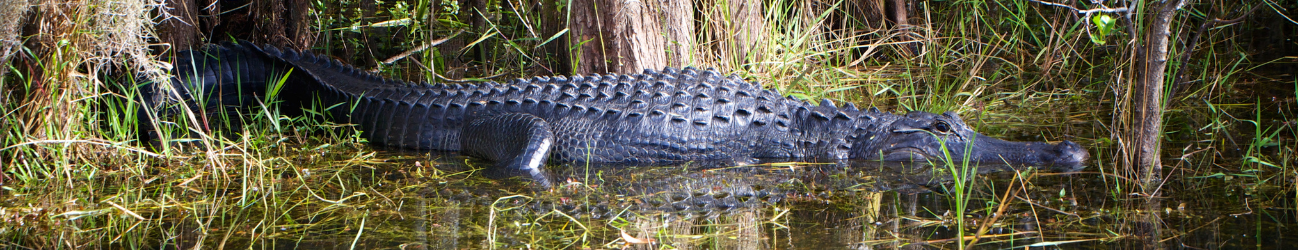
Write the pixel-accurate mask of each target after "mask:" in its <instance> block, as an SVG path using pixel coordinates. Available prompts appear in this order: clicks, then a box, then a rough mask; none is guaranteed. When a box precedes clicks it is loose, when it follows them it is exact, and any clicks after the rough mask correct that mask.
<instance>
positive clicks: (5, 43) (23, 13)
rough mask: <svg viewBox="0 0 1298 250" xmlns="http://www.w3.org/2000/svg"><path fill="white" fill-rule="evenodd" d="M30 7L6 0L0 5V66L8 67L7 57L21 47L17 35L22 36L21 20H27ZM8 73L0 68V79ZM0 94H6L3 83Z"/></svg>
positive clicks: (0, 97)
mask: <svg viewBox="0 0 1298 250" xmlns="http://www.w3.org/2000/svg"><path fill="white" fill-rule="evenodd" d="M30 7H31V5H30V4H28V3H27V0H6V1H5V2H2V3H0V65H9V64H8V62H9V57H10V56H13V55H14V54H17V52H18V49H19V48H20V47H19V45H22V42H21V40H19V39H18V35H19V34H22V27H23V20H24V19H27V9H29V8H30ZM8 73H9V67H0V77H3V76H4V75H5V74H8ZM0 79H3V78H0ZM0 93H7V92H5V91H4V83H3V82H0ZM4 96H5V95H0V103H4Z"/></svg>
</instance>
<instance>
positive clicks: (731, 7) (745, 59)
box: [706, 0, 768, 69]
mask: <svg viewBox="0 0 1298 250" xmlns="http://www.w3.org/2000/svg"><path fill="white" fill-rule="evenodd" d="M716 1H717V2H716V3H714V4H712V5H711V8H712V9H711V10H709V12H710V14H709V16H711V17H710V18H706V20H707V21H708V26H709V27H708V29H709V30H710V31H711V32H710V33H711V36H712V39H713V41H715V42H716V45H715V47H713V49H716V51H717V57H718V58H719V59H720V60H721V61H719V62H716V65H711V66H715V67H717V68H721V69H732V68H736V67H738V66H741V65H746V64H751V63H756V62H760V61H761V60H763V56H764V52H765V51H766V46H765V43H766V41H767V39H768V38H767V37H766V34H767V33H766V31H765V30H764V29H765V28H766V18H765V17H764V16H763V8H762V1H758V0H716Z"/></svg>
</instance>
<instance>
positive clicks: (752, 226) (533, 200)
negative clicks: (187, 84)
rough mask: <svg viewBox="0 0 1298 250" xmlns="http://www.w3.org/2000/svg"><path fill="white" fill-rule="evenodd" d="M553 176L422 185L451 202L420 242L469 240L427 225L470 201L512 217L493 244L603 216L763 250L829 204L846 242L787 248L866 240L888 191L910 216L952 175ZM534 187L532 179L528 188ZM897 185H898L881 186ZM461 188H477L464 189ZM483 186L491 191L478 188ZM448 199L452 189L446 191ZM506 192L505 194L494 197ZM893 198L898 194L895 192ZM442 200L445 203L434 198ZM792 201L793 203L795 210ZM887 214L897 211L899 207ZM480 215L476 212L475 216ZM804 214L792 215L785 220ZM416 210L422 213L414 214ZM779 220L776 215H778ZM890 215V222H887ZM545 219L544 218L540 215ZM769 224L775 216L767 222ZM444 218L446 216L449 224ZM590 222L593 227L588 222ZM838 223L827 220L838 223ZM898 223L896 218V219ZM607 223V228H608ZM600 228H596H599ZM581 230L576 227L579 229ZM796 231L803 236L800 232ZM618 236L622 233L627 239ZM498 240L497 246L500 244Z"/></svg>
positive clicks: (677, 237)
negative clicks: (507, 187) (503, 186)
mask: <svg viewBox="0 0 1298 250" xmlns="http://www.w3.org/2000/svg"><path fill="white" fill-rule="evenodd" d="M978 169H979V171H980V172H983V173H987V172H997V171H1004V170H1007V169H1010V167H1008V166H1003V165H1000V166H998V165H983V166H979V167H978ZM555 170H556V172H555V173H556V174H557V175H559V176H562V177H563V178H561V179H566V180H567V182H566V183H564V184H560V185H559V187H558V188H555V189H547V190H536V189H532V188H523V189H524V190H531V192H528V191H524V194H521V195H519V194H508V193H492V194H488V193H490V192H493V191H489V190H476V191H465V190H460V189H455V188H446V187H442V186H438V187H432V188H429V189H427V190H426V191H427V193H426V196H428V197H436V198H430V200H438V201H440V202H450V203H453V204H456V205H454V206H449V207H454V208H450V209H447V210H444V211H442V214H440V215H437V216H433V218H432V219H431V220H432V221H419V222H416V223H417V224H418V225H417V226H416V228H417V229H422V230H428V231H423V232H418V233H419V234H420V235H437V236H438V237H434V238H441V239H440V240H438V239H432V240H431V241H430V242H426V243H428V244H430V245H431V246H436V248H464V247H466V245H461V244H474V243H472V242H463V241H461V239H459V237H460V236H459V235H457V234H454V233H449V234H448V233H447V232H445V231H444V230H432V229H430V228H429V227H428V225H440V226H441V227H454V228H461V227H463V226H462V225H459V224H456V223H459V222H458V221H456V220H457V217H460V216H464V213H465V212H469V213H472V212H470V211H466V209H465V208H464V207H473V205H468V206H466V205H465V204H477V205H478V206H485V207H479V208H478V209H476V210H478V211H476V212H477V213H479V214H481V213H484V212H483V211H482V210H488V211H489V213H491V214H490V215H489V217H491V218H492V220H497V221H513V222H514V223H513V224H509V223H506V224H508V225H511V226H500V225H499V224H500V223H491V222H489V224H490V225H489V226H488V230H489V231H490V232H489V233H488V234H489V235H492V236H488V237H489V238H490V242H495V243H496V244H506V245H507V246H508V247H523V246H526V245H531V244H533V243H534V242H532V241H535V240H536V237H558V238H563V237H570V236H572V235H570V234H573V233H575V232H574V231H587V230H592V229H591V228H593V227H603V224H605V223H608V224H618V225H619V226H616V227H617V228H619V229H618V230H619V231H609V232H604V233H606V234H618V235H614V236H612V237H609V238H611V239H614V240H616V239H619V238H622V237H621V236H619V235H620V234H621V233H623V232H625V233H626V234H627V236H629V237H632V238H636V239H657V240H661V241H663V242H659V243H662V244H668V245H671V246H673V247H676V248H686V249H689V248H692V247H690V246H700V247H724V248H738V249H754V248H766V247H769V246H766V245H769V244H772V243H773V242H775V241H768V240H769V239H770V238H771V237H786V238H788V237H790V235H789V234H790V232H789V230H782V231H781V232H777V233H773V234H772V233H770V232H772V231H771V229H773V228H772V227H783V228H785V229H788V227H806V226H811V225H807V222H808V221H817V220H821V219H827V218H815V217H819V216H823V215H818V214H816V213H815V212H812V213H808V212H809V211H824V210H847V211H835V212H832V213H827V214H824V215H830V216H833V217H844V216H845V218H836V219H835V220H846V222H847V224H848V225H857V226H851V227H848V228H840V229H836V230H833V231H821V232H825V233H831V232H832V234H834V235H836V236H833V237H849V238H842V239H844V240H839V241H833V242H815V241H808V242H802V241H799V240H798V239H787V240H789V241H788V243H789V244H792V245H794V246H799V247H807V246H811V245H820V244H843V243H844V242H863V241H868V240H869V239H863V238H861V237H865V236H868V235H874V234H873V233H866V232H859V231H860V230H873V229H874V228H875V226H874V225H872V226H870V227H863V226H862V225H871V224H875V223H879V222H881V221H883V220H880V219H879V218H878V217H879V215H880V212H881V211H880V209H881V208H882V207H881V206H880V204H881V202H882V201H884V200H885V196H888V195H901V196H907V197H912V198H910V199H909V200H910V201H911V203H912V204H911V207H912V208H911V209H910V210H911V213H910V214H911V215H913V214H914V208H913V207H914V204H913V203H914V201H915V200H914V198H913V197H914V196H915V195H916V194H919V193H927V192H928V191H929V190H930V189H934V190H939V191H940V190H942V188H941V187H940V186H941V184H943V183H947V182H949V181H950V180H951V175H950V174H949V173H948V172H947V170H946V169H945V166H932V165H927V164H913V163H900V162H874V161H860V162H852V163H851V164H850V165H848V166H841V165H832V164H767V165H756V166H744V167H729V168H707V167H698V166H697V165H695V167H691V166H677V167H631V168H626V167H592V168H586V167H580V166H578V167H558V168H555ZM529 187H532V186H529ZM884 191H897V192H884ZM467 192H479V193H473V194H468V193H467ZM481 192H488V193H481ZM447 197H452V198H450V199H446V198H447ZM501 197H503V198H501ZM893 200H897V199H893ZM434 207H448V206H434ZM793 208H796V209H793ZM890 213H893V214H895V213H896V211H892V212H890ZM478 216H482V215H478ZM799 216H807V217H810V218H799V219H795V220H792V223H791V224H787V225H785V224H782V223H779V222H778V221H785V222H789V220H788V218H792V217H799ZM421 218H429V217H425V216H421ZM780 218H783V219H780ZM891 221H892V222H890V223H897V222H898V221H897V220H891ZM547 222H548V223H547ZM572 222H584V223H587V224H585V225H587V226H585V227H573V226H571V225H568V226H566V227H565V226H556V224H560V225H566V224H568V223H572ZM768 222H775V223H768ZM448 223H449V224H448ZM591 223H594V224H595V225H591ZM843 223H844V222H843V221H838V222H834V223H832V224H833V225H836V226H840V227H841V226H843V225H844V224H843ZM895 226H898V225H894V227H895ZM605 229H607V228H605ZM596 231H598V230H596ZM577 234H582V233H577ZM798 234H801V232H799V233H798ZM625 240H626V239H625V238H623V239H622V240H620V241H625ZM497 246H500V245H497Z"/></svg>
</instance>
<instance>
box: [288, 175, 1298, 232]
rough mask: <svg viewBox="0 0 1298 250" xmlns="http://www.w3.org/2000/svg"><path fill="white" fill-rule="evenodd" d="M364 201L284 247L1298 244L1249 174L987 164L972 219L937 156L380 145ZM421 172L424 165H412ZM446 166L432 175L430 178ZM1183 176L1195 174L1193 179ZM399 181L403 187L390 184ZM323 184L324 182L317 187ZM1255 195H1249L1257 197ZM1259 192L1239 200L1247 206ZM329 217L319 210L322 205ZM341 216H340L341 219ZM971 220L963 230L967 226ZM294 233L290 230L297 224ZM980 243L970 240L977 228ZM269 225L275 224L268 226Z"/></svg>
mask: <svg viewBox="0 0 1298 250" xmlns="http://www.w3.org/2000/svg"><path fill="white" fill-rule="evenodd" d="M379 158H384V159H386V160H387V163H385V164H379V165H377V166H376V167H374V168H362V170H360V171H361V173H358V174H356V176H361V177H362V178H372V179H365V180H360V182H372V183H376V184H374V185H372V187H371V188H370V190H371V191H368V192H370V193H371V194H381V195H383V196H384V197H383V198H382V199H389V201H387V202H386V204H395V205H387V206H382V205H362V206H360V207H359V208H356V209H353V210H350V212H346V213H335V214H331V215H330V218H313V220H318V221H312V222H311V223H312V226H310V229H303V230H302V231H300V232H290V233H286V235H295V236H294V237H287V238H280V240H278V241H275V242H274V244H276V245H282V246H293V247H310V248H352V247H357V248H374V247H394V246H398V247H400V248H403V249H465V248H470V249H473V248H492V247H496V248H509V249H517V248H634V249H664V248H667V249H671V248H676V249H715V248H723V249H770V248H793V249H844V248H847V249H876V248H900V249H924V248H934V247H936V248H955V247H956V245H955V244H972V245H973V246H975V247H977V248H979V249H993V248H994V249H1007V248H1023V247H1047V248H1070V249H1072V248H1082V249H1109V248H1148V247H1151V246H1153V247H1165V248H1192V249H1193V248H1210V249H1212V248H1226V249H1230V248H1263V249H1284V248H1292V247H1298V243H1295V242H1294V241H1293V240H1291V238H1293V237H1294V235H1295V234H1294V233H1289V232H1290V231H1292V230H1290V229H1288V228H1287V225H1294V224H1295V223H1294V222H1295V219H1294V211H1292V208H1283V206H1274V207H1273V206H1270V205H1266V204H1276V203H1277V202H1280V201H1257V200H1250V199H1257V197H1259V196H1253V195H1251V194H1247V193H1245V191H1244V190H1243V189H1241V188H1242V187H1241V186H1240V184H1239V183H1238V182H1227V181H1220V180H1213V179H1207V180H1205V181H1204V182H1202V183H1192V184H1181V183H1169V184H1168V185H1167V187H1165V189H1166V190H1167V191H1166V192H1165V193H1164V196H1162V197H1140V196H1138V195H1133V194H1129V193H1124V192H1122V191H1121V190H1117V189H1115V188H1113V187H1115V186H1119V185H1117V184H1116V183H1120V182H1123V181H1124V180H1121V179H1120V178H1119V177H1114V176H1112V175H1106V174H1102V173H1096V172H1087V171H1085V169H1083V170H1082V171H1074V170H1076V169H1044V170H1042V169H1032V168H1024V167H1010V166H979V172H980V174H979V175H978V177H977V178H975V179H974V180H973V181H972V183H971V184H969V185H968V186H970V188H969V189H968V190H966V192H968V194H969V195H967V197H971V198H970V202H968V204H969V205H968V210H967V211H968V212H966V213H965V216H964V218H960V217H958V216H957V213H955V212H954V211H952V208H953V205H952V204H953V202H955V201H954V200H952V199H953V198H952V197H954V196H953V195H951V192H953V190H949V189H948V188H950V187H951V186H952V185H951V180H952V178H951V175H950V174H949V172H947V171H948V170H947V169H945V167H942V166H937V167H934V166H931V165H927V164H903V163H881V162H869V161H863V162H852V163H851V164H849V165H846V166H842V165H832V164H831V165H825V164H808V163H766V164H760V165H754V166H743V167H723V168H713V167H706V166H703V165H705V164H686V165H680V166H665V167H587V166H560V167H551V169H552V170H554V171H555V173H556V175H557V176H560V179H561V180H562V182H561V183H563V184H561V185H560V186H559V187H557V188H555V189H554V190H538V189H537V188H535V187H534V186H533V185H530V183H529V182H528V181H526V180H522V179H518V178H500V177H497V176H490V177H489V176H488V175H489V174H484V173H485V171H483V170H482V169H480V168H477V166H486V165H488V164H485V163H484V162H477V161H475V160H473V159H469V158H466V157H462V156H457V155H453V154H442V155H430V154H419V153H413V152H383V153H381V154H380V156H379ZM416 172H420V173H416ZM429 175H436V176H438V177H437V178H428V177H427V176H429ZM1182 185H1184V186H1182ZM388 190H394V191H388ZM317 192H320V191H317ZM1250 202H1252V203H1250ZM1243 203H1249V204H1251V205H1250V206H1247V207H1246V208H1247V209H1248V210H1243V211H1241V210H1240V209H1241V206H1239V204H1243ZM321 217H324V216H321ZM335 217H336V218H335ZM957 220H964V222H965V223H964V225H966V228H964V230H965V233H964V235H965V237H966V238H965V239H963V240H960V239H957V235H958V234H957V232H958V231H957V230H960V228H958V227H957V223H956V222H957ZM289 231H292V230H289ZM975 237H976V238H978V240H977V242H971V241H970V240H971V239H973V238H975ZM272 238H273V237H272Z"/></svg>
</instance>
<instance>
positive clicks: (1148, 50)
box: [1133, 0, 1185, 191]
mask: <svg viewBox="0 0 1298 250" xmlns="http://www.w3.org/2000/svg"><path fill="white" fill-rule="evenodd" d="M1184 5H1185V0H1180V1H1176V2H1172V1H1167V2H1164V4H1163V6H1161V7H1160V8H1159V9H1158V12H1157V13H1156V15H1154V20H1153V23H1152V24H1150V26H1149V31H1148V32H1147V36H1146V43H1147V44H1148V46H1145V60H1143V62H1144V63H1145V67H1144V72H1142V73H1141V74H1142V75H1143V76H1142V78H1141V79H1142V81H1141V82H1140V87H1139V88H1138V91H1137V96H1136V98H1138V100H1137V110H1136V111H1137V113H1136V117H1137V119H1139V120H1138V122H1139V124H1138V125H1137V128H1136V131H1134V132H1135V133H1136V134H1135V137H1134V138H1135V147H1133V148H1135V149H1136V160H1137V161H1138V164H1139V166H1140V178H1141V182H1142V183H1143V185H1142V186H1144V187H1145V189H1146V191H1153V190H1154V187H1155V186H1157V184H1158V182H1159V180H1160V179H1161V174H1162V165H1161V164H1162V162H1161V161H1160V159H1159V151H1160V150H1159V148H1160V143H1161V141H1160V138H1162V134H1163V133H1162V131H1163V128H1162V125H1163V104H1162V100H1163V78H1164V75H1165V73H1166V71H1167V47H1168V36H1169V35H1170V34H1171V31H1170V26H1171V23H1172V16H1173V14H1175V13H1176V10H1179V9H1180V8H1181V6H1184Z"/></svg>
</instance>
